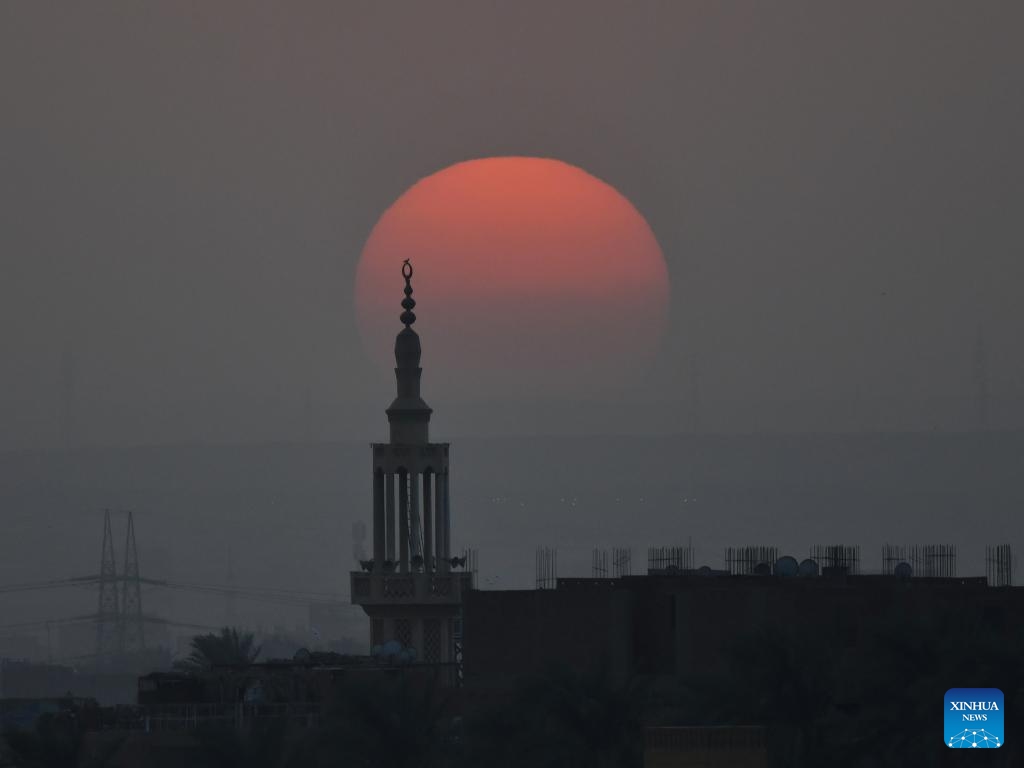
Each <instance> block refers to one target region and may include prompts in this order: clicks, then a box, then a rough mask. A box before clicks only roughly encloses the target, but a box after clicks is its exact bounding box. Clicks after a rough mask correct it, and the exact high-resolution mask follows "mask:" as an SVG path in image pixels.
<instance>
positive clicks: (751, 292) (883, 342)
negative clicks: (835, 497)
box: [0, 0, 1024, 449]
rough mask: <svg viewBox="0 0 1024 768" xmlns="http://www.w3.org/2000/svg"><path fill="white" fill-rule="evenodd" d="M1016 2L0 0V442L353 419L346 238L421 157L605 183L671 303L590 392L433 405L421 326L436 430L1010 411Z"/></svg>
mask: <svg viewBox="0 0 1024 768" xmlns="http://www.w3.org/2000/svg"><path fill="white" fill-rule="evenodd" d="M1021 28H1024V6H1022V5H1021V4H1019V3H996V2H992V3H984V4H974V5H970V6H968V5H964V4H962V3H954V2H936V1H934V0H928V1H925V0H917V1H915V2H907V3H900V4H898V5H892V4H888V3H880V2H876V3H857V4H841V5H839V4H837V5H824V4H821V3H818V2H787V3H784V4H773V5H772V6H770V7H769V6H760V5H749V4H735V5H734V4H711V3H689V2H679V3H654V2H638V3H630V4H624V3H616V2H610V0H591V1H588V2H584V1H583V0H572V1H568V0H567V1H565V2H558V3H549V2H518V3H507V4H498V5H492V4H483V3H480V4H468V3H454V2H434V3H430V4H416V3H405V4H380V3H374V2H346V3H339V4H312V3H309V4H298V5H296V4H289V5H288V6H281V5H279V4H272V3H266V2H245V3H242V2H240V1H239V0H232V1H229V2H222V3H217V4H188V5H184V4H177V3H175V4H159V5H152V6H145V7H126V6H124V5H123V4H114V3H108V2H97V3H91V4H89V6H88V7H84V6H83V7H77V6H67V7H57V6H44V5H42V4H37V3H31V4H30V3H8V4H5V5H3V6H2V7H0V90H2V91H3V93H4V94H5V107H4V120H3V121H2V122H0V211H2V212H3V221H4V223H3V225H2V226H0V254H2V259H3V265H4V272H3V278H4V279H3V280H2V281H0V355H2V356H3V360H4V371H5V381H4V387H3V388H2V390H0V423H2V424H3V425H4V429H3V430H2V432H0V435H2V436H0V449H21V448H33V449H35V448H53V447H59V446H62V445H67V444H83V443H84V444H150V443H167V442H190V441H201V442H252V441H276V440H304V439H310V440H344V441H350V440H372V439H376V438H378V437H379V436H380V435H381V434H382V433H383V431H384V429H385V423H384V420H383V415H382V410H383V408H384V407H386V405H387V398H388V395H389V393H390V392H391V390H392V386H393V384H392V382H391V381H390V380H389V379H388V378H387V376H386V375H384V374H382V373H381V372H380V371H379V370H378V369H377V367H376V366H374V365H373V364H372V362H371V360H372V356H371V354H369V353H368V351H367V350H365V349H364V348H363V345H362V343H361V341H360V338H359V333H358V329H357V324H356V316H355V309H354V303H353V290H354V288H353V285H354V279H355V268H356V262H357V260H358V257H359V253H360V251H361V249H362V247H363V244H364V242H365V240H366V238H367V236H368V235H369V232H370V230H371V229H372V227H373V225H374V223H375V222H376V220H377V218H378V217H379V216H380V215H381V213H383V211H384V210H385V209H386V208H387V207H388V205H390V204H391V203H392V202H393V201H394V200H395V199H396V198H397V197H398V196H399V195H401V194H402V192H403V191H405V190H406V189H407V188H408V187H409V186H411V185H412V184H414V183H415V182H416V181H417V180H418V179H420V178H422V177H423V176H426V175H428V174H430V173H432V172H434V171H437V170H439V169H441V168H443V167H445V166H447V165H450V164H451V163H454V162H458V161H460V160H465V159H470V158H476V157H486V156H493V155H504V154H525V155H535V156H541V157H555V158H558V159H562V160H565V161H566V162H569V163H572V164H574V165H577V166H579V167H580V168H583V169H584V170H586V171H587V172H588V173H591V174H593V175H595V176H597V177H598V178H600V179H603V180H605V181H607V182H608V183H610V184H612V185H613V186H614V187H615V188H616V189H618V190H620V191H621V192H622V193H623V194H624V195H625V196H626V197H627V198H628V199H629V200H630V201H631V202H632V203H633V204H634V205H635V206H636V208H637V209H638V210H639V211H640V212H641V213H642V214H643V215H644V216H645V217H646V219H647V221H648V222H649V223H650V225H651V228H652V230H653V232H654V234H655V236H656V237H657V239H658V242H659V243H660V245H661V248H662V250H663V252H664V255H665V259H666V262H667V264H668V269H669V276H670V280H671V285H672V290H673V294H672V296H671V312H670V326H669V329H668V332H667V334H666V337H665V341H664V344H663V348H662V352H661V355H660V356H659V358H658V360H657V362H656V364H655V365H654V366H653V367H652V369H651V370H650V371H648V372H647V373H646V375H645V377H644V378H643V379H642V380H641V381H640V382H638V383H636V384H633V385H631V386H630V387H629V388H628V389H627V390H624V391H622V392H620V393H618V394H617V395H615V396H608V397H604V398H603V399H600V400H596V401H592V402H587V401H582V402H573V401H572V400H571V399H567V398H565V397H564V396H555V395H552V396H550V397H547V396H545V395H544V394H543V393H540V394H537V395H536V396H531V397H530V398H526V397H520V398H514V397H513V398H502V399H500V400H499V401H494V400H493V399H489V398H488V397H487V396H486V395H484V394H481V396H480V397H479V398H473V397H464V396H459V397H457V398H456V397H452V396H451V394H450V392H451V390H452V389H453V388H452V387H448V386H446V383H445V376H446V372H445V371H444V370H442V369H440V368H438V367H437V366H434V365H432V359H431V354H430V350H431V341H432V340H431V338H430V336H429V334H428V333H426V331H424V337H423V346H424V366H425V373H424V394H425V397H426V398H427V400H428V402H430V404H431V405H432V406H433V407H434V408H435V410H436V418H435V425H436V426H435V430H436V433H437V435H438V437H442V438H443V437H448V436H459V435H472V434H480V435H494V434H530V433H535V434H548V433H569V434H595V433H603V434H616V433H638V434H647V433H655V432H675V431H688V430H691V429H697V430H698V431H702V432H757V431H783V432H786V431H812V432H818V431H846V430H872V431H873V430H897V431H907V430H920V431H931V430H940V431H949V430H967V429H973V428H978V427H981V426H987V427H988V428H990V429H1021V428H1024V356H1022V355H1021V354H1020V351H1019V348H1020V334H1021V331H1022V329H1024V307H1022V304H1021V302H1020V300H1019V293H1020V285H1021V284H1022V282H1024V266H1022V264H1021V258H1020V257H1021V254H1022V253H1024V230H1022V229H1021V227H1020V223H1019V219H1020V211H1019V208H1020V200H1021V199H1024V155H1022V153H1021V150H1020V145H1019V137H1020V136H1021V135H1024V102H1022V100H1021V99H1020V93H1021V92H1022V91H1024V88H1022V86H1024V51H1022V49H1021V47H1020V45H1019V40H1018V37H1019V35H1018V30H1020V29H1021ZM399 289H400V286H396V302H395V308H396V326H397V312H398V301H399V300H400V298H401V297H400V294H399V293H398V291H399ZM417 311H418V312H420V311H422V312H423V313H430V312H442V311H443V307H437V306H430V304H429V302H425V303H421V304H420V306H419V307H418V309H417ZM396 330H397V327H396Z"/></svg>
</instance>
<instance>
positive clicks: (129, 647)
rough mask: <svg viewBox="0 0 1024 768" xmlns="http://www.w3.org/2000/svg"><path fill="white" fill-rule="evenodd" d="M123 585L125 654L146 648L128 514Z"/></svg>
mask: <svg viewBox="0 0 1024 768" xmlns="http://www.w3.org/2000/svg"><path fill="white" fill-rule="evenodd" d="M122 578H123V580H124V583H123V584H122V586H121V616H120V619H121V627H120V629H121V633H120V634H121V637H120V640H121V643H120V645H121V650H122V651H124V652H126V653H132V652H134V651H141V650H142V649H143V648H145V647H146V636H145V632H144V630H143V622H142V582H141V581H140V580H139V553H138V550H136V548H135V518H134V516H133V515H132V513H131V512H129V513H128V534H127V536H126V537H125V543H124V571H123V576H122Z"/></svg>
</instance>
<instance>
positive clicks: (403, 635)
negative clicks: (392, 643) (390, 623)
mask: <svg viewBox="0 0 1024 768" xmlns="http://www.w3.org/2000/svg"><path fill="white" fill-rule="evenodd" d="M395 640H397V641H398V642H400V643H401V644H402V647H404V648H411V647H412V623H411V622H410V621H409V619H395Z"/></svg>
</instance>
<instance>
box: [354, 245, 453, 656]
mask: <svg viewBox="0 0 1024 768" xmlns="http://www.w3.org/2000/svg"><path fill="white" fill-rule="evenodd" d="M412 275H413V270H412V264H410V263H409V261H408V260H406V261H405V262H404V263H403V264H402V277H403V278H405V290H404V293H405V298H404V299H402V313H401V315H400V320H401V322H402V325H403V326H404V327H403V328H402V330H401V331H399V333H398V335H397V337H396V338H395V384H396V393H395V398H394V400H392V402H391V405H390V406H388V408H387V410H386V411H385V412H386V414H387V417H388V425H389V431H390V440H389V441H388V442H387V443H374V444H373V555H372V558H371V559H370V560H366V561H362V562H361V563H360V566H361V567H362V569H363V570H362V571H355V572H353V573H352V574H351V579H352V580H351V586H352V602H353V603H355V604H357V605H361V606H363V609H364V610H365V611H366V613H367V614H368V615H369V617H370V643H371V645H372V646H374V647H375V648H379V647H383V646H385V645H387V643H388V642H389V641H396V642H397V643H398V645H399V646H401V647H403V648H406V649H408V650H409V651H410V652H415V653H416V654H418V658H419V659H421V660H422V661H426V662H440V663H449V662H453V661H456V659H457V653H456V647H457V637H458V635H457V631H456V626H457V622H456V619H457V618H458V616H459V611H460V608H461V604H462V592H463V591H464V590H467V589H470V588H471V587H472V573H466V572H463V573H458V572H455V571H453V569H455V568H461V567H464V565H465V560H464V558H455V557H452V554H451V542H450V527H451V523H450V520H451V511H450V503H449V491H450V486H449V476H448V461H449V447H450V446H449V445H448V443H432V442H430V416H431V413H432V410H431V408H430V406H428V405H427V404H426V402H425V401H424V400H423V397H422V396H421V395H420V378H421V376H422V373H423V370H422V368H420V358H421V355H422V348H421V346H420V337H419V335H418V334H417V333H416V331H414V330H413V328H412V326H413V324H414V323H415V322H416V315H415V313H414V312H413V309H414V308H415V306H416V300H415V299H413V297H412V296H413V289H412ZM396 518H397V519H396ZM396 544H397V546H396ZM396 550H397V551H396Z"/></svg>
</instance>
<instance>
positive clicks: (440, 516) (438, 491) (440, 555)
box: [434, 472, 451, 573]
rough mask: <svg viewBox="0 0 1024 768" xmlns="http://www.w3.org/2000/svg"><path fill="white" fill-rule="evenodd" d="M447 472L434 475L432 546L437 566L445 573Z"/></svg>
mask: <svg viewBox="0 0 1024 768" xmlns="http://www.w3.org/2000/svg"><path fill="white" fill-rule="evenodd" d="M447 477H448V473H447V472H438V473H437V474H436V475H435V476H434V499H435V501H436V504H435V509H434V528H435V535H434V547H435V549H436V550H437V568H438V570H439V571H440V572H441V573H447V572H448V570H449V568H450V567H451V564H450V563H449V562H448V555H447V553H446V552H445V540H444V539H445V536H444V529H445V519H444V518H445V511H444V510H445V478H447Z"/></svg>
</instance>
